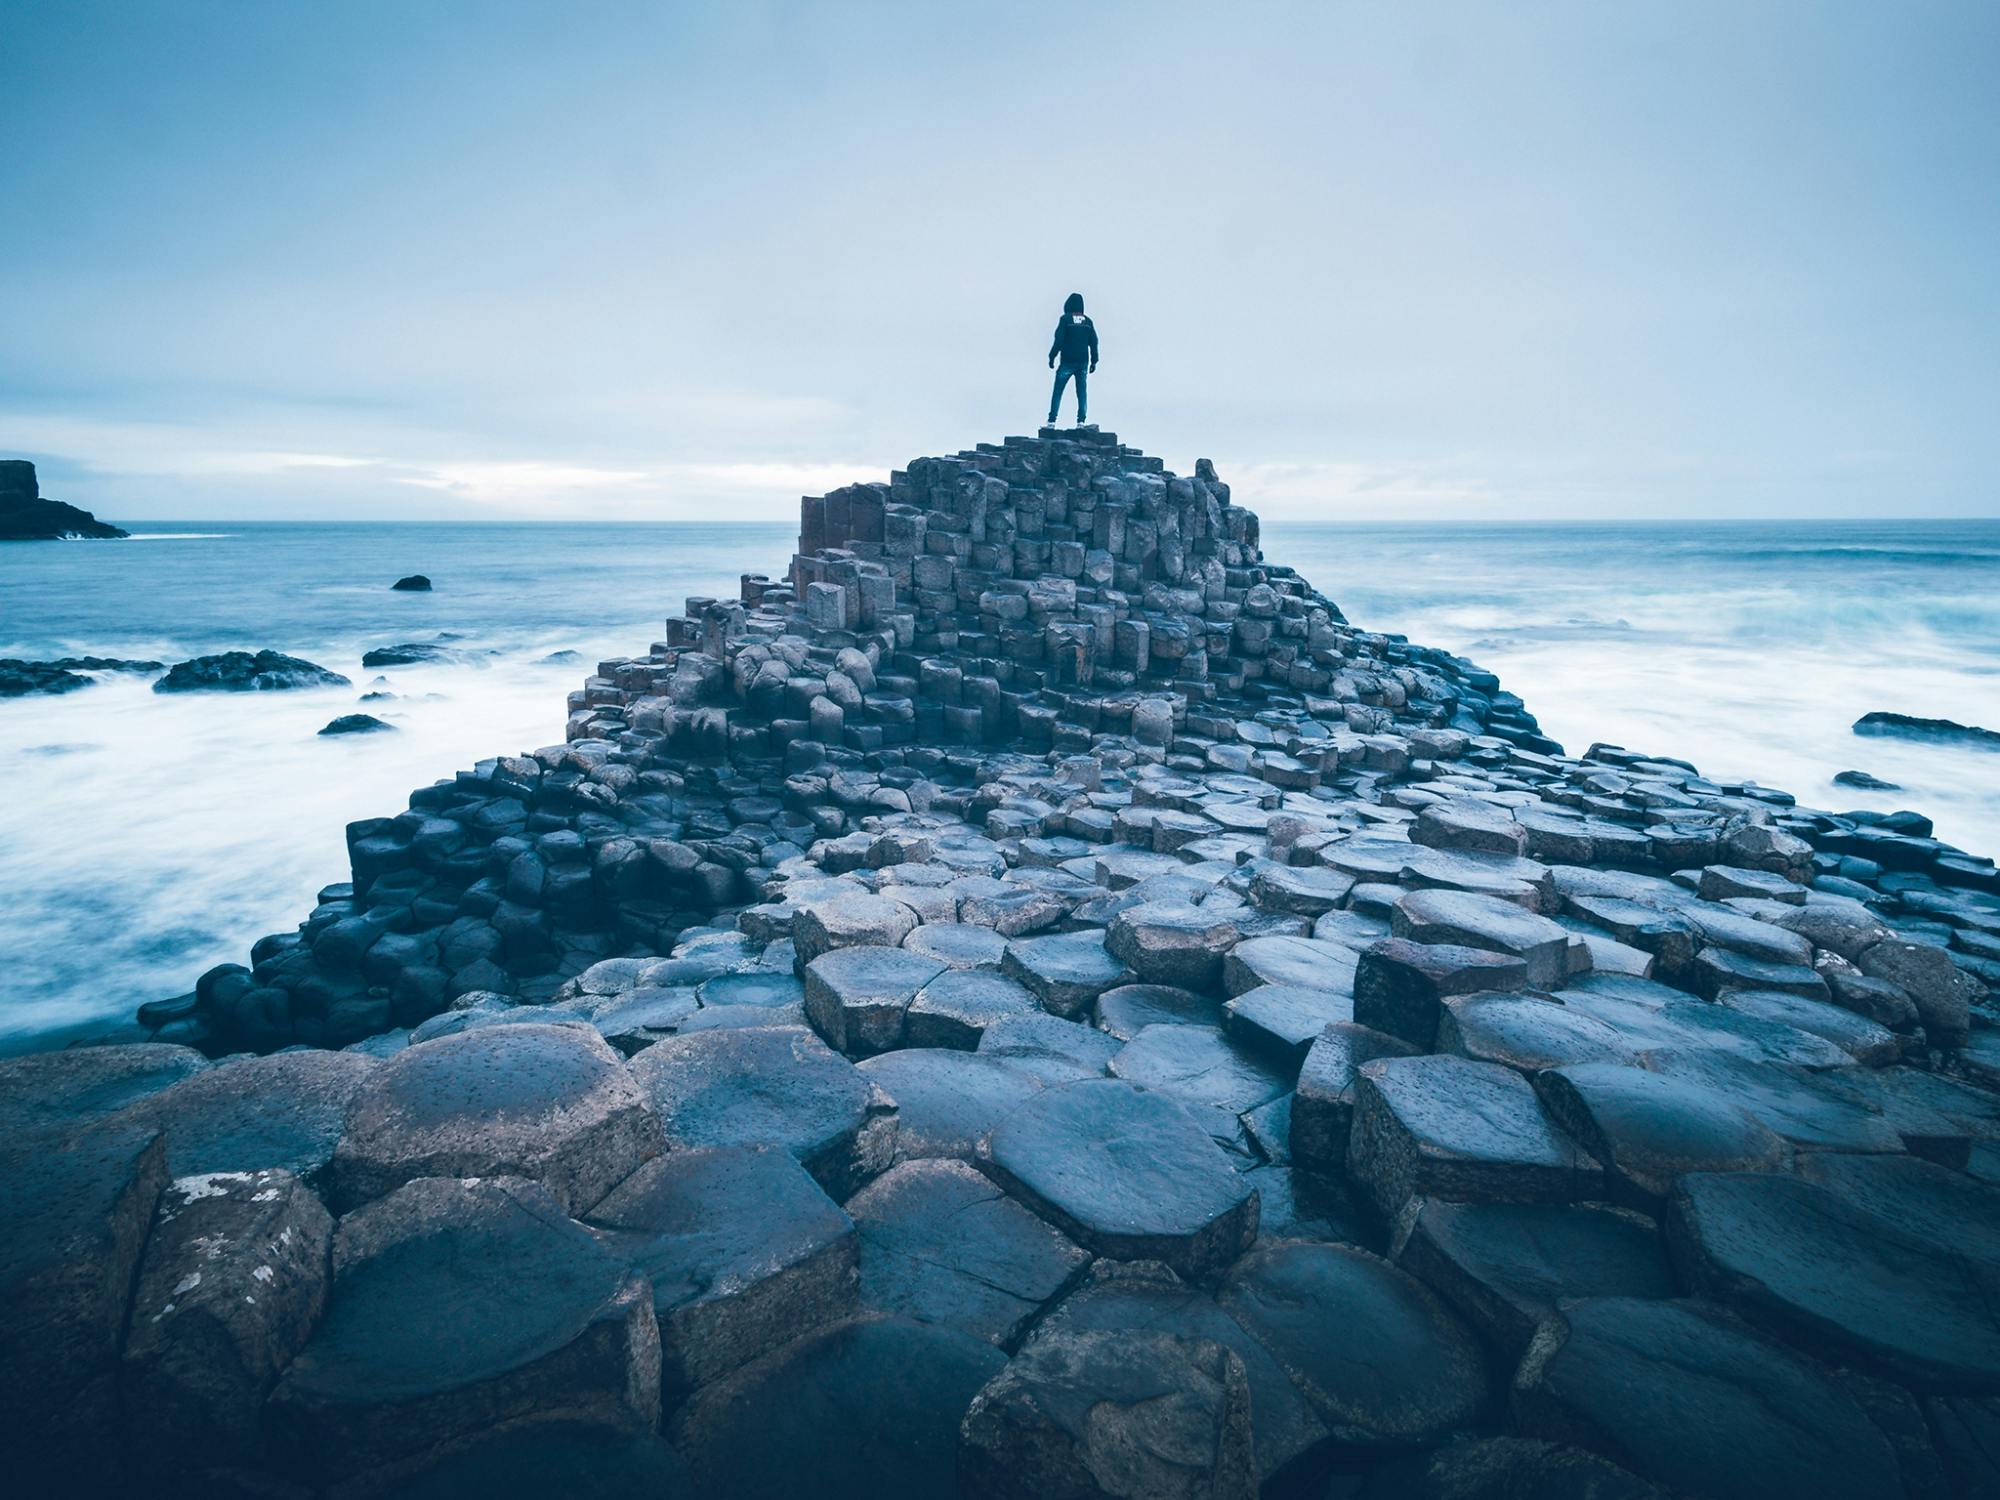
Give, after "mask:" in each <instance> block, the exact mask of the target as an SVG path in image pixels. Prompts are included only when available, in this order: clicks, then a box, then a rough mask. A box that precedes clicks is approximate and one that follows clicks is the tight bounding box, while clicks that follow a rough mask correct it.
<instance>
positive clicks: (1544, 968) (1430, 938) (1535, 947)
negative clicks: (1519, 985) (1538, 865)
mask: <svg viewBox="0 0 2000 1500" xmlns="http://www.w3.org/2000/svg"><path fill="white" fill-rule="evenodd" d="M1389 925H1390V930H1391V931H1392V932H1394V933H1395V935H1396V936H1397V937H1399V938H1408V939H1409V940H1410V941H1411V942H1415V943H1449V944H1452V945H1454V946H1457V947H1464V948H1485V949H1487V950H1489V951H1490V952H1494V953H1510V954H1512V955H1513V956H1514V957H1516V958H1518V959H1520V960H1521V962H1522V963H1524V964H1526V965H1527V966H1528V976H1527V978H1528V983H1529V984H1533V985H1539V986H1541V987H1542V988H1544V989H1553V988H1555V987H1557V986H1559V985H1561V984H1562V982H1563V981H1564V980H1566V979H1567V978H1569V972H1570V961H1569V943H1570V938H1569V934H1568V933H1567V932H1565V931H1564V930H1563V929H1562V928H1561V927H1559V926H1558V925H1556V924H1555V923H1554V922H1551V921H1550V920H1549V919H1548V918H1547V917H1541V916H1537V915H1536V914H1535V913H1533V912H1531V911H1526V910H1523V909H1522V908H1521V907H1519V906H1516V905H1515V904H1514V903H1513V902H1511V901H1503V900H1501V899H1500V898H1499V897H1497V896H1477V895H1472V894H1470V893H1468V892H1465V891H1444V890H1433V891H1412V892H1411V893H1410V894H1409V895H1407V896H1405V897H1403V899H1402V900H1400V901H1398V902H1397V903H1396V909H1395V911H1394V912H1393V913H1391V915H1390V919H1389ZM1495 987H1496V988H1498V986H1495Z"/></svg>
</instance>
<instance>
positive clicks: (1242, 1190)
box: [980, 1078, 1257, 1276]
mask: <svg viewBox="0 0 2000 1500" xmlns="http://www.w3.org/2000/svg"><path fill="white" fill-rule="evenodd" d="M980 1165H981V1167H982V1168H983V1169H984V1170H985V1171H986V1172H987V1173H988V1174H989V1175H991V1176H993V1177H994V1178H996V1179H997V1180H998V1181H999V1182H1000V1183H1001V1184H1002V1185H1003V1186H1005V1187H1006V1188H1007V1190H1008V1191H1009V1192H1010V1193H1013V1194H1014V1195H1015V1196H1016V1197H1018V1198H1020V1199H1021V1200H1022V1201H1023V1202H1025V1203H1026V1204H1027V1205H1028V1206H1029V1207H1030V1208H1032V1209H1034V1210H1035V1211H1036V1212H1037V1213H1039V1214H1041V1215H1042V1216H1043V1217H1044V1218H1047V1219H1049V1220H1050V1221H1051V1222H1052V1223H1054V1224H1055V1225H1056V1226H1057V1227H1058V1228H1060V1229H1062V1230H1063V1231H1065V1232H1066V1233H1067V1234H1068V1235H1069V1236H1070V1238H1072V1239H1074V1240H1075V1241H1077V1243H1079V1244H1081V1245H1083V1246H1084V1247H1085V1248H1087V1249H1090V1250H1094V1251H1096V1252H1097V1253H1098V1254H1100V1255H1109V1256H1113V1257H1115V1258H1118V1259H1121V1260H1159V1261H1164V1262H1166V1263H1167V1264H1168V1265H1169V1266H1171V1267H1173V1269H1174V1270H1175V1271H1177V1272H1179V1273H1180V1274H1181V1275H1184V1276H1197V1275H1200V1274H1202V1273H1203V1272H1206V1271H1208V1270H1211V1269H1216V1268H1219V1267H1221V1266H1224V1265H1227V1264H1228V1263H1229V1262H1230V1261H1231V1260H1233V1259H1235V1258H1236V1256H1237V1255H1239V1254H1240V1253H1242V1251H1243V1249H1244V1248H1245V1247H1246V1246H1248V1245H1249V1243H1250V1242H1251V1240H1252V1239H1253V1238H1255V1236H1256V1233H1257V1195H1256V1192H1255V1190H1254V1189H1252V1188H1251V1187H1250V1186H1249V1185H1248V1184H1246V1183H1245V1182H1244V1181H1243V1179H1242V1176H1241V1174H1239V1173H1238V1172H1237V1171H1236V1169H1235V1167H1234V1166H1233V1165H1232V1164H1231V1160H1230V1158H1229V1157H1228V1156H1227V1155H1225V1154H1224V1153H1223V1151H1222V1148H1221V1147H1219V1146H1217V1145H1216V1144H1215V1142H1214V1141H1213V1140H1211V1139H1210V1138H1209V1135H1208V1133H1207V1131H1206V1129H1205V1128H1204V1126H1203V1125H1202V1123H1201V1122H1200V1121H1199V1120H1197V1119H1196V1118H1195V1116H1194V1115H1193V1114H1191V1113H1190V1112H1189V1111H1188V1110H1187V1109H1186V1108H1184V1107H1183V1106H1181V1105H1179V1104H1177V1103H1175V1102H1174V1101H1173V1100H1172V1099H1169V1098H1168V1097H1167V1096H1166V1095H1165V1094H1162V1093H1158V1092H1155V1091H1154V1090H1151V1089H1147V1088H1142V1087H1140V1086H1138V1085H1137V1084H1132V1083H1127V1082H1124V1081H1123V1080H1121V1079H1115V1078H1105V1079H1089V1080H1086V1081H1084V1082H1081V1083H1070V1084H1063V1085H1060V1086H1058V1087H1055V1088H1051V1089H1047V1090H1045V1091H1044V1092H1042V1093H1040V1094H1037V1095H1036V1096H1035V1097H1034V1098H1032V1099H1030V1100H1028V1101H1027V1103H1025V1104H1023V1105H1022V1106H1021V1107H1020V1108H1019V1109H1017V1110H1015V1111H1014V1113H1013V1114H1011V1115H1009V1116H1008V1117H1007V1118H1006V1120H1004V1121H1003V1122H1001V1124H1000V1125H999V1126H998V1127H997V1128H996V1129H995V1130H994V1132H993V1134H992V1135H991V1136H990V1137H988V1138H987V1140H986V1142H985V1143H984V1144H983V1145H982V1146H981V1147H980Z"/></svg>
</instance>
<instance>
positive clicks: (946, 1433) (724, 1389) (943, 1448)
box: [677, 1318, 1007, 1500]
mask: <svg viewBox="0 0 2000 1500" xmlns="http://www.w3.org/2000/svg"><path fill="white" fill-rule="evenodd" d="M1006 1364H1007V1356H1006V1355H1005V1354H1003V1353H1001V1352H1000V1350H998V1349H996V1348H994V1347H993V1345H991V1344H989V1343H987V1342H986V1341H985V1340H984V1339H979V1338H974V1337H973V1336H972V1335H971V1334H969V1333H960V1332H959V1331H958V1330H957V1329H954V1328H944V1327H940V1326H939V1325H937V1324H935V1323H917V1322H912V1321H910V1320H909V1319H905V1318H861V1319H856V1320H855V1321H853V1322H848V1323H842V1324H840V1325H839V1326H838V1327H835V1328H831V1329H828V1330H826V1331H825V1332H822V1333H818V1334H815V1335H813V1336H811V1337H810V1338H805V1339H800V1340H799V1341H798V1342H796V1343H793V1344H789V1345H787V1346H786V1347H785V1348H783V1349H780V1350H779V1351H777V1352H776V1353H775V1354H771V1355H768V1356H766V1357H765V1358H764V1359H761V1360H759V1361H757V1362H756V1363H755V1364H753V1365H749V1366H747V1367H745V1368H744V1369H742V1370H739V1371H737V1373H736V1374H734V1375H732V1376H730V1377H729V1378H728V1379H727V1380H722V1381H718V1382H717V1383H716V1384H714V1385H712V1386H709V1387H708V1388H707V1389H706V1390H704V1391H702V1392H701V1393H700V1394H699V1395H697V1396H696V1398H695V1399H694V1400H693V1401H691V1402H690V1403H689V1404H688V1407H687V1410H686V1411H685V1412H684V1413H683V1415H682V1417H681V1420H680V1422H679V1425H678V1432H677V1443H678V1446H679V1447H680V1448H681V1450H682V1452H683V1453H685V1454H686V1456H687V1460H688V1466H689V1468H690V1469H691V1470H692V1472H693V1475H694V1480H695V1493H697V1494H700V1495H716V1496H722V1495H726V1496H729V1497H730V1500H798V1497H799V1495H800V1494H801V1492H802V1491H801V1485H802V1484H809V1486H810V1489H811V1492H812V1493H813V1494H816V1495H825V1496H830V1497H831V1496H839V1497H843V1500H845V1497H849V1496H853V1497H856V1500H859V1497H861V1496H871V1495H880V1496H884V1497H888V1496H909V1497H912V1500H915V1497H918V1496H928V1495H951V1494H954V1493H956V1486H957V1466H958V1424H959V1420H960V1418H962V1417H963V1416H964V1415H965V1410H966V1408H967V1407H968V1406H970V1405H971V1404H972V1398H973V1397H974V1396H976V1395H977V1394H978V1393H979V1389H980V1387H982V1386H983V1385H985V1384H986V1382H987V1381H989V1380H991V1379H992V1378H993V1377H994V1376H995V1375H997V1374H998V1373H999V1372H1000V1371H1001V1370H1002V1369H1004V1368H1005V1367H1006Z"/></svg>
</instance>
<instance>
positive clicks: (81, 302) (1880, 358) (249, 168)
mask: <svg viewBox="0 0 2000 1500" xmlns="http://www.w3.org/2000/svg"><path fill="white" fill-rule="evenodd" d="M0 78H4V79H5V80H6V84H5V94H6V101H7V102H6V105H5V107H4V109H0V456H4V455H11V454H20V455H24V456H27V457H31V458H34V459H36V460H37V461H38V462H39V463H40V464H41V465H42V468H43V485H44V489H45V490H46V491H47V492H49V493H51V494H54V495H56V496H57V497H59V498H63V499H68V500H71V501H74V502H76V503H78V504H82V505H85V506H87V507H89V508H91V509H93V510H96V511H98V512H99V513H101V514H104V515H107V516H109V517H112V518H119V519H125V518H131V519H146V518H164V517H181V518H242V517H250V516H268V517H291V516H297V517H308V516H311V517H326V516H355V517H406V518H411V519H416V518H422V517H443V516H474V515H476V516H498V517H512V516H536V517H617V518H625V517H630V518H663V519H672V518H699V519H717V518H719V517H723V516H727V517H732V518H744V519H750V518H762V517H786V516H793V515H795V514H796V506H797V496H798V495H799V494H800V493H803V492H807V491H815V492H816V491H818V490H821V489H824V488H827V487H828V486H830V485H833V484H836V483H840V482H844V481H845V480H848V479H851V478H861V477H869V476H871V475H874V474H879V473H880V472H881V471H883V470H885V469H886V468H888V467H889V466H891V465H894V464H900V463H902V462H904V461H906V460H908V459H909V458H912V457H914V456H916V455H919V454H923V453H936V452H946V451H951V450H953V449H956V448H959V447H963V446H966V445H968V444H971V443H973V442H977V441H981V440H993V439H997V438H999V437H1001V436H1003V435H1005V434H1007V433H1016V432H1026V431H1030V430H1032V428H1033V427H1034V426H1035V425H1036V423H1037V422H1038V420H1039V418H1040V416H1041V415H1042V413H1043V412H1044V411H1045V410H1046V401H1047V383H1048V373H1047V370H1046V368H1045V367H1044V364H1043V357H1044V354H1045V352H1046V349H1047V345H1048V338H1049V331H1050V328H1051V327H1052V326H1053V323H1054V320H1055V315H1056V312H1057V310H1058V308H1059V306H1060V304H1061V301H1062V298H1063V296H1064V294H1065V293H1067V292H1070V291H1072V290H1080V291H1082V292H1083V293H1084V295H1085V297H1086V298H1087V299H1088V301H1089V306H1090V310H1091V312H1092V313H1093V315H1094V316H1095V318H1096V320H1097V324H1098V327H1099V331H1100V334H1101V336H1102V339H1103V346H1104V357H1103V368H1102V369H1101V370H1100V372H1099V374H1098V376H1097V378H1096V380H1095V381H1093V397H1094V400H1093V407H1094V412H1093V414H1094V415H1097V416H1099V417H1101V419H1102V421H1103V423H1104V425H1106V426H1110V427H1114V428H1115V429H1116V430H1117V431H1118V432H1119V433H1120V435H1121V436H1123V437H1124V438H1125V439H1126V440H1127V441H1128V442H1133V443H1136V444H1138V445H1140V446H1142V447H1144V448H1146V449H1147V450H1149V451H1152V452H1156V453H1159V454H1161V455H1163V456H1164V457H1165V459H1166V460H1167V462H1168V464H1169V465H1170V466H1173V467H1176V468H1184V467H1186V466H1188V465H1190V464H1191V463H1192V462H1193V460H1194V459H1195V458H1196V457H1197V456H1209V457H1213V458H1214V459H1215V460H1216V461H1217V462H1218V464H1220V465H1221V466H1222V469H1223V474H1224V477H1225V478H1228V479H1231V480H1232V481H1233V483H1234V485H1235V488H1236V491H1237V494H1238V496H1239V498H1240V499H1242V500H1244V501H1245V502H1247V503H1250V504H1252V505H1254V506H1256V507H1257V508H1258V509H1260V510H1262V511H1263V512H1264V513H1265V514H1266V515H1267V516H1270V517H1274V518H1294V519H1308V518H1319V517H1323V518H1326V519H1343V518H1357V519H1358V518H1382V517H1394V516H1408V517H1412V518H1425V517H1432V516H1443V515H1452V516H1479V517H1492V518H1513V517H1538V516H1564V517H1637V516H1667V517H1673V516H1683V515H1698V516H1783V515H1829V516H1839V515H1924V514H1937V515H1986V516H1991V515H1996V514H2000V482H1996V474H2000V95H1996V81H1995V80H1996V78H2000V5H1995V4H1992V3H1987V0H1968V3H1962V4H1960V3H1943V0H1916V3H1908V4H1889V3H1874V0H1866V3H1838V0H1833V3H1829V0H1815V3H1807V4H1778V3H1768V4H1767V3H1757V0H1724V3H1705V0H1670V3H1659V4H1646V3H1619V4H1602V3H1594V0H1586V3H1575V4H1569V3H1522V4H1512V3H1507V4H1503V3H1497V0H1496V3H1493V4H1487V5H1465V6H1459V5H1444V4H1385V5H1351V4H1329V3H1319V4H1310V5H1300V6H1296V7H1294V6H1286V5H1257V4H1234V5H1222V4H1216V3H1203V4H1199V5H1194V6H1188V7H1184V8H1181V7H1168V6H1163V5H1156V4H1145V5H1129V6H1120V5H1094V4H1087V3H1076V0H1072V3H1065V4H1058V5H1048V6H1042V5H1032V4H1021V3H1009V4H1005V5H999V4H994V5H980V6H973V5H969V4H968V5H957V4H953V5H939V4H920V5H911V6H890V5H866V4H854V3H842V4H822V5H813V6H803V5H776V4H773V5H758V4H747V3H741V0H739V3H733V4H718V5H714V6H696V5H666V4H646V5H629V6H628V5H620V4H611V3H603V0H592V3H589V4H582V5H568V4H556V3H553V0H549V3H541V4H508V3H500V0H476V3H475V0H463V3H457V0H427V3H421V4H410V3H405V0H398V3H383V4H370V3H354V0H340V3H329V4H318V5H307V4H290V3H272V4H252V3H248V0H236V3H227V4H221V3H205V0H175V3H171V4H151V3H144V0H117V3H109V4H99V3H94V0H61V3H47V0H0Z"/></svg>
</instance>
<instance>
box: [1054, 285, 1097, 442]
mask: <svg viewBox="0 0 2000 1500" xmlns="http://www.w3.org/2000/svg"><path fill="white" fill-rule="evenodd" d="M1058 360H1060V361H1061V364H1060V366H1058V364H1057V361H1058ZM1049 368H1050V369H1051V370H1054V371H1055V372H1056V388H1055V389H1054V390H1053V391H1051V392H1050V393H1049V426H1051V427H1053V426H1055V425H1056V413H1057V412H1058V411H1060V410H1061V409H1062V398H1063V387H1064V386H1066V385H1068V384H1069V382H1070V380H1071V378H1072V377H1074V378H1075V380H1076V425H1077V426H1079V427H1081V426H1082V425H1083V422H1084V416H1083V413H1084V408H1085V407H1086V406H1088V405H1089V395H1088V392H1087V389H1086V387H1085V385H1084V377H1085V376H1086V375H1095V374H1096V373H1097V325H1096V324H1095V323H1092V322H1091V321H1090V319H1089V318H1087V317H1085V316H1084V314H1083V293H1082V292H1071V293H1070V294H1069V299H1068V300H1067V301H1066V302H1064V303H1063V310H1062V317H1061V318H1060V319H1059V320H1058V321H1057V323H1056V336H1055V339H1054V341H1053V342H1052V343H1050V345H1049Z"/></svg>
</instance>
